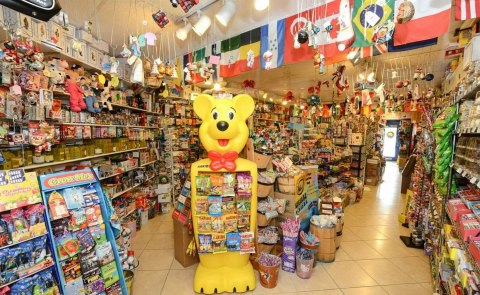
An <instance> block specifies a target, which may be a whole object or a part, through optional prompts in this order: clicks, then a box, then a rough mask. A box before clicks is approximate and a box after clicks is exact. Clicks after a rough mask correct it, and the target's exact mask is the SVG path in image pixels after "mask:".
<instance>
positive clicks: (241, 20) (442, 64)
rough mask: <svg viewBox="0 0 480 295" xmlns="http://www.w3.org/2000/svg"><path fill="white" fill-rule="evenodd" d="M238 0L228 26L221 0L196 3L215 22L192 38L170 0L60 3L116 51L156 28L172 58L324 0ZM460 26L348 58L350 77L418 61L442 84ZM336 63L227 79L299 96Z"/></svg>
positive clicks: (405, 68) (408, 75)
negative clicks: (435, 38)
mask: <svg viewBox="0 0 480 295" xmlns="http://www.w3.org/2000/svg"><path fill="white" fill-rule="evenodd" d="M234 1H235V2H236V4H237V11H236V13H235V16H234V17H233V19H232V20H231V21H230V24H229V26H227V27H223V26H221V25H220V24H218V23H217V22H216V21H215V17H214V15H215V13H216V12H218V11H219V10H220V9H221V7H222V5H223V4H222V1H221V0H220V1H218V0H217V1H215V0H201V1H200V4H199V5H197V6H195V7H194V9H192V11H195V10H198V9H200V8H202V7H203V6H205V5H208V4H210V3H211V2H213V4H212V5H210V6H209V7H208V8H206V9H203V11H204V13H206V14H207V15H209V16H210V17H211V19H212V21H213V24H212V27H211V28H210V30H209V31H208V32H207V33H206V34H205V36H203V37H202V38H200V37H198V36H196V35H195V34H194V33H193V31H191V32H190V34H189V36H188V38H187V40H186V41H183V42H182V41H180V40H178V39H176V38H175V37H174V33H175V30H176V28H178V27H180V26H183V22H181V21H180V22H178V23H175V20H177V19H181V18H182V17H183V16H184V15H185V13H184V12H183V10H182V9H181V8H180V7H178V8H173V7H172V6H171V4H170V1H169V0H84V1H78V0H74V1H72V0H60V3H61V5H62V8H63V10H64V11H65V12H67V13H68V14H69V19H70V22H71V23H72V24H74V25H76V26H77V27H78V26H82V25H83V22H84V21H85V20H90V21H92V22H93V23H94V25H93V28H94V32H95V34H96V35H97V36H98V37H101V38H102V39H103V40H105V41H107V42H108V43H111V46H112V48H113V51H114V53H116V54H118V53H119V52H120V50H121V45H122V44H123V43H124V40H126V39H127V37H128V34H130V33H131V34H139V33H145V32H148V31H150V32H154V33H157V36H158V41H157V44H158V46H157V49H155V50H152V51H151V52H149V53H150V54H155V53H154V51H156V52H158V54H159V55H160V56H163V57H167V58H172V57H174V56H180V55H182V54H184V53H186V52H190V51H192V50H195V49H198V48H202V47H203V46H205V45H207V44H209V43H211V42H213V41H218V40H223V39H226V38H229V37H231V36H234V35H236V34H239V33H241V32H245V31H247V30H250V29H253V28H256V27H259V26H261V25H263V24H266V23H268V22H269V20H271V21H273V20H276V19H280V18H284V17H286V16H289V15H292V14H295V13H296V12H297V10H298V7H297V3H302V5H303V10H304V9H307V8H309V7H312V6H313V5H314V4H315V3H317V4H318V2H319V0H295V1H294V0H281V1H280V0H270V7H269V9H267V10H265V11H262V12H258V11H256V10H255V9H254V8H253V3H254V0H244V1H242V0H234ZM454 2H455V0H452V3H454ZM130 8H131V9H130ZM159 9H162V10H163V11H165V12H166V13H167V15H168V17H169V19H170V24H168V25H167V26H166V27H165V28H164V29H160V28H159V27H158V26H157V25H156V24H155V23H154V22H153V20H152V17H151V14H152V13H154V12H156V11H157V10H159ZM452 14H453V9H452ZM197 19H198V17H197V15H193V16H191V17H189V21H190V22H191V23H192V24H193V23H195V21H196V20H197ZM452 19H453V17H452ZM144 20H146V21H147V25H144ZM459 26H460V22H454V21H452V23H451V27H450V32H449V33H448V34H446V35H445V36H442V37H441V38H439V42H438V44H437V45H436V46H432V47H427V48H422V49H418V50H413V51H407V52H400V53H386V54H384V55H381V56H377V57H373V58H367V59H364V60H363V61H362V62H360V63H358V64H357V65H356V66H353V65H352V63H351V62H349V61H347V62H345V63H344V64H345V65H346V66H347V78H348V79H349V82H350V84H351V85H353V82H354V81H353V80H355V77H356V76H357V75H358V73H359V72H362V71H365V67H368V69H369V70H371V69H372V65H373V67H374V68H375V69H376V70H375V71H376V77H377V80H383V81H386V82H387V87H388V88H389V87H392V85H393V83H394V82H396V81H392V80H391V79H389V75H390V74H391V70H392V69H393V68H395V69H397V72H398V73H399V75H400V78H402V79H409V80H412V79H413V71H414V70H415V68H416V67H417V65H420V66H422V67H424V68H426V69H427V70H428V71H429V72H432V73H433V74H434V75H435V80H434V81H432V82H430V83H426V82H423V81H422V82H421V86H422V89H425V88H427V87H431V86H434V85H435V86H439V85H440V82H441V78H442V77H443V76H444V72H445V69H446V66H447V64H448V60H446V59H445V58H444V50H445V49H446V48H447V47H449V45H450V43H451V42H452V41H454V39H453V38H452V36H453V32H454V31H455V29H456V28H458V27H459ZM150 50H151V49H150ZM335 67H336V66H333V65H332V66H329V67H328V73H327V74H326V75H324V76H321V77H320V76H319V75H318V74H316V72H315V69H314V68H313V65H312V61H308V62H303V63H298V64H292V65H287V66H283V67H281V68H279V69H274V70H270V71H261V72H260V71H253V72H248V73H244V74H242V75H239V76H236V77H233V78H230V79H228V81H229V82H231V83H230V84H231V85H229V86H233V87H238V86H239V85H240V84H241V82H242V81H243V80H246V79H253V80H255V81H256V87H257V88H259V89H262V90H265V91H266V92H268V93H269V94H270V95H272V94H275V96H276V97H277V98H280V97H283V95H284V93H285V92H286V91H289V90H290V91H293V92H294V95H295V96H296V97H299V98H300V97H301V98H304V97H306V96H307V94H308V93H307V88H308V87H310V86H313V85H314V84H316V81H318V80H319V79H320V80H322V81H323V80H331V77H332V75H331V73H332V72H333V71H334V69H335ZM382 77H383V79H382ZM331 84H332V83H331ZM279 85H280V86H279ZM351 89H353V87H351ZM333 93H334V92H333V89H332V86H330V88H326V87H322V93H321V97H322V99H323V100H324V101H331V100H332V96H333V95H332V94H333Z"/></svg>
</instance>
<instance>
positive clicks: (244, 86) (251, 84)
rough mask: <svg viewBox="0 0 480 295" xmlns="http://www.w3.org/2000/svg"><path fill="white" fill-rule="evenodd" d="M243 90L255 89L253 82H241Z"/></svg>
mask: <svg viewBox="0 0 480 295" xmlns="http://www.w3.org/2000/svg"><path fill="white" fill-rule="evenodd" d="M242 87H243V88H255V81H254V80H244V81H243V82H242Z"/></svg>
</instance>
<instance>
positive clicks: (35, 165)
mask: <svg viewBox="0 0 480 295" xmlns="http://www.w3.org/2000/svg"><path fill="white" fill-rule="evenodd" d="M144 149H147V147H142V148H136V149H130V150H124V151H118V152H111V153H105V154H98V155H93V156H88V157H83V158H77V159H72V160H65V161H59V162H50V163H43V164H33V165H28V166H24V167H19V168H20V169H24V170H32V169H38V168H43V167H49V166H58V165H62V164H68V163H74V162H81V161H85V160H90V159H96V158H101V157H107V156H112V155H118V154H123V153H129V152H135V151H140V150H144Z"/></svg>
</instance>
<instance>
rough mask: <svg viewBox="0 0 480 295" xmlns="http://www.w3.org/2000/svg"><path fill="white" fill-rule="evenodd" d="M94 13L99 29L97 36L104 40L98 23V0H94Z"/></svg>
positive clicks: (96, 28)
mask: <svg viewBox="0 0 480 295" xmlns="http://www.w3.org/2000/svg"><path fill="white" fill-rule="evenodd" d="M93 7H94V8H93V9H94V10H93V13H94V14H93V15H94V18H95V30H96V31H97V38H98V39H100V40H102V33H101V32H100V24H99V23H98V13H97V0H93Z"/></svg>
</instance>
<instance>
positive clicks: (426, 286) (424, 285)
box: [419, 282, 433, 294]
mask: <svg viewBox="0 0 480 295" xmlns="http://www.w3.org/2000/svg"><path fill="white" fill-rule="evenodd" d="M419 285H420V286H422V288H423V289H425V290H427V292H429V293H430V294H431V293H432V292H433V285H432V282H430V283H420V284H419Z"/></svg>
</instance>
